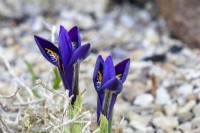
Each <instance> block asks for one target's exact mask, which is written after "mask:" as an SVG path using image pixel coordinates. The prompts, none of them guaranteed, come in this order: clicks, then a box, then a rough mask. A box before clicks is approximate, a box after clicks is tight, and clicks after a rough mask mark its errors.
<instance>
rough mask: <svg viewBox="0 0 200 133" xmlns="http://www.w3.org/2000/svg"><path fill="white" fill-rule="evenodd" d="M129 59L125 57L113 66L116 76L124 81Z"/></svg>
mask: <svg viewBox="0 0 200 133" xmlns="http://www.w3.org/2000/svg"><path fill="white" fill-rule="evenodd" d="M129 66H130V59H126V60H124V61H122V62H120V63H119V64H117V65H116V66H115V72H116V77H117V78H118V79H119V80H121V81H122V82H124V81H125V80H126V78H127V76H128V71H129Z"/></svg>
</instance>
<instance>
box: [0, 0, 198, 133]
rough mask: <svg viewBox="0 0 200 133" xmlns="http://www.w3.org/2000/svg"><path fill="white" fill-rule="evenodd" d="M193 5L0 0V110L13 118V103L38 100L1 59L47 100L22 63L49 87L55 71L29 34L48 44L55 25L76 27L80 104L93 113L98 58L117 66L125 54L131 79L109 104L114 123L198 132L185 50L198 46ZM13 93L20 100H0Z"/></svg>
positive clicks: (193, 63)
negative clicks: (81, 57) (82, 50)
mask: <svg viewBox="0 0 200 133" xmlns="http://www.w3.org/2000/svg"><path fill="white" fill-rule="evenodd" d="M191 1H193V2H191ZM191 1H190V2H189V1H186V0H185V1H184V0H183V1H181V0H177V1H173V0H169V1H164V0H156V1H152V0H148V1H144V0H129V1H120V0H112V1H106V0H102V1H97V0H90V1H89V0H81V1H80V0H75V1H70V0H68V1H64V0H57V1H54V0H49V1H40V0H34V1H33V0H1V1H0V3H1V4H0V14H1V17H0V19H1V20H0V42H1V44H0V53H1V56H0V57H1V58H0V73H1V76H0V96H1V98H0V103H1V108H2V109H3V110H4V111H5V112H6V113H8V114H9V115H8V116H9V118H10V119H11V120H15V118H16V115H17V113H16V112H17V111H19V110H20V109H21V108H19V107H18V106H13V105H16V104H18V103H23V102H25V101H29V100H31V99H36V98H31V96H30V95H29V94H28V93H27V92H26V91H25V90H24V88H22V87H20V85H18V82H16V80H15V78H13V76H12V75H11V74H10V73H9V72H8V69H7V67H6V66H5V64H4V62H3V60H2V58H4V59H5V60H7V61H8V62H9V63H10V65H11V68H12V70H13V72H14V73H15V74H16V76H17V77H18V78H19V79H20V80H22V81H23V82H24V83H25V84H26V85H27V86H29V87H30V88H34V90H36V91H37V92H38V93H39V94H40V95H41V96H44V97H45V95H44V94H43V92H41V91H40V90H41V88H39V87H37V86H36V85H35V84H33V83H32V79H31V74H30V71H29V70H28V68H27V66H26V65H25V63H24V60H26V61H28V62H29V63H30V64H31V65H32V66H33V68H34V71H35V73H36V74H37V76H38V78H40V79H41V80H43V81H45V82H47V83H48V85H49V86H52V85H51V84H52V78H53V76H54V75H53V66H52V65H50V63H49V62H47V61H46V60H45V59H44V58H43V56H42V55H41V53H40V51H39V50H38V47H37V46H36V44H35V42H34V39H33V35H34V34H36V35H39V36H42V37H44V38H47V39H49V40H51V29H52V26H54V25H55V26H56V28H57V33H58V30H59V25H64V26H65V27H66V28H67V29H70V28H71V27H73V26H74V25H78V26H79V28H80V31H81V37H82V40H83V43H86V42H90V43H91V45H92V53H91V55H90V56H89V57H88V58H87V59H86V60H85V61H84V62H83V63H82V64H81V70H80V71H81V74H80V87H81V89H82V90H83V89H86V92H85V93H84V97H83V99H84V100H83V101H84V104H85V106H87V107H88V108H90V110H91V111H92V112H93V113H95V108H96V102H95V101H96V92H95V90H94V87H93V83H92V74H93V69H94V65H95V61H96V57H97V56H98V55H99V54H102V55H103V57H106V56H107V55H110V54H111V55H112V56H113V58H114V61H115V63H117V62H119V61H120V60H122V59H125V58H129V57H130V58H131V67H130V72H129V76H128V79H127V81H126V82H125V84H124V89H123V91H122V94H121V95H120V96H119V97H118V100H117V103H116V105H115V121H116V122H119V121H120V120H121V119H122V117H123V116H124V118H125V120H124V122H123V127H124V131H123V132H124V133H133V132H135V133H154V132H157V133H182V132H184V133H199V132H200V126H199V125H200V111H199V110H200V103H199V100H200V95H199V93H200V59H199V55H200V52H199V49H190V48H189V47H188V46H198V45H199V44H198V43H199V41H198V40H199V37H198V25H199V24H198V23H197V22H198V17H199V16H198V15H197V14H198V10H199V9H197V8H198V6H199V4H198V1H197V0H196V1H195V0H191ZM195 2H196V3H195ZM193 5H195V6H193ZM191 9H193V12H191ZM163 18H166V21H165V20H164V19H163ZM195 26H196V27H195ZM179 39H181V40H179ZM17 88H19V92H18V93H19V94H20V95H22V97H21V98H20V97H19V96H18V95H16V97H11V98H7V99H6V98H2V97H3V96H9V95H12V94H13V92H14V91H15V90H16V89H17ZM63 90H64V89H63V86H62V85H60V89H59V91H61V92H62V91H63ZM52 100H53V99H52ZM58 105H59V104H58ZM23 117H24V115H22V116H21V119H23Z"/></svg>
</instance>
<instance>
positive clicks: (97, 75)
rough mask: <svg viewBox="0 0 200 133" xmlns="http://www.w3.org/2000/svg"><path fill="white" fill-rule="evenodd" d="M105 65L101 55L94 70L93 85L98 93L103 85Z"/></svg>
mask: <svg viewBox="0 0 200 133" xmlns="http://www.w3.org/2000/svg"><path fill="white" fill-rule="evenodd" d="M103 64H104V60H103V58H102V56H101V55H99V56H98V58H97V61H96V65H95V68H94V73H93V83H94V87H95V89H96V91H98V90H99V89H100V87H101V85H102V79H103Z"/></svg>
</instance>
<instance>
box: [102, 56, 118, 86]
mask: <svg viewBox="0 0 200 133" xmlns="http://www.w3.org/2000/svg"><path fill="white" fill-rule="evenodd" d="M103 68H104V69H103V84H104V83H106V82H107V81H108V80H110V79H112V78H114V77H115V75H116V74H115V67H114V64H113V60H112V57H111V56H108V57H107V58H106V60H105V63H104V66H103Z"/></svg>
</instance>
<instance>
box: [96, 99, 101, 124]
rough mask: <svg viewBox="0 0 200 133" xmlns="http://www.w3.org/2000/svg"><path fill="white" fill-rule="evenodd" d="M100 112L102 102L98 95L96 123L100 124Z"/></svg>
mask: <svg viewBox="0 0 200 133" xmlns="http://www.w3.org/2000/svg"><path fill="white" fill-rule="evenodd" d="M101 113H102V102H101V100H100V99H99V97H98V98H97V123H98V124H100V119H99V118H100V115H101Z"/></svg>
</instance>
